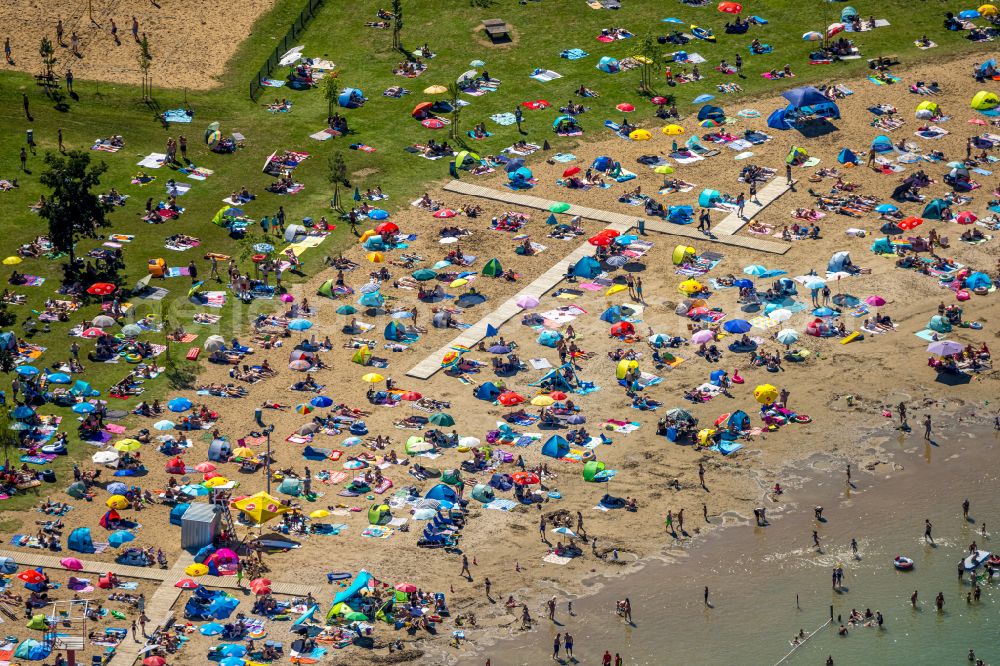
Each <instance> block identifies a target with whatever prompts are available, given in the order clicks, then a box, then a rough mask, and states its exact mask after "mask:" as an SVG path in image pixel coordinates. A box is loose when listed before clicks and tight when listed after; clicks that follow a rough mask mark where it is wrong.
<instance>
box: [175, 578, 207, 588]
mask: <svg viewBox="0 0 1000 666" xmlns="http://www.w3.org/2000/svg"><path fill="white" fill-rule="evenodd" d="M174 587H179V588H180V589H182V590H196V589H198V588H199V587H201V585H199V584H198V583H196V582H194V581H193V580H191V579H190V578H181V579H180V580H179V581H177V582H176V583H174Z"/></svg>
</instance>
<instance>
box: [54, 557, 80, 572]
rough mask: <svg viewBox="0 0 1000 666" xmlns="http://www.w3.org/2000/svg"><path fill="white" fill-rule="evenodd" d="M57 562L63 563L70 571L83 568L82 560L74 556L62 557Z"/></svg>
mask: <svg viewBox="0 0 1000 666" xmlns="http://www.w3.org/2000/svg"><path fill="white" fill-rule="evenodd" d="M59 564H61V565H63V566H64V567H66V568H67V569H69V570H70V571H80V570H81V569H83V562H81V561H80V560H78V559H76V558H75V557H64V558H62V559H61V560H59Z"/></svg>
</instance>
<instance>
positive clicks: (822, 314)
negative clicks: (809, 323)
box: [813, 307, 837, 317]
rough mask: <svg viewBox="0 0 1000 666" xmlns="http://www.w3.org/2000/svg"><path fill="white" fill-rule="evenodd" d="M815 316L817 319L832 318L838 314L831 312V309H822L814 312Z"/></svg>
mask: <svg viewBox="0 0 1000 666" xmlns="http://www.w3.org/2000/svg"><path fill="white" fill-rule="evenodd" d="M813 314H814V315H816V316H817V317H832V316H833V315H835V314H837V313H836V312H834V311H833V310H831V309H830V308H827V307H822V308H816V309H815V310H813Z"/></svg>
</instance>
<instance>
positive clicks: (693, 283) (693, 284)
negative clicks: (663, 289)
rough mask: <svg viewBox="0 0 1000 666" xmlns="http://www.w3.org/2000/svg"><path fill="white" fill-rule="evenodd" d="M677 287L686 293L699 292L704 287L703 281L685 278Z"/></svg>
mask: <svg viewBox="0 0 1000 666" xmlns="http://www.w3.org/2000/svg"><path fill="white" fill-rule="evenodd" d="M677 289H679V290H680V291H682V292H684V293H685V294H697V293H698V292H699V291H701V290H702V289H704V287H702V286H701V283H700V282H698V281H697V280H684V282H681V283H680V284H679V285H677Z"/></svg>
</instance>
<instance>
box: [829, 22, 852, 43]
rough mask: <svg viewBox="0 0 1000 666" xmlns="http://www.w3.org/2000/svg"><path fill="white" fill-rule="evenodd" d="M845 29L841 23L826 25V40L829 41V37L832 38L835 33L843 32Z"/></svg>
mask: <svg viewBox="0 0 1000 666" xmlns="http://www.w3.org/2000/svg"><path fill="white" fill-rule="evenodd" d="M846 28H847V26H845V25H844V24H843V23H831V24H830V25H828V26H827V27H826V37H827V39H829V38H830V37H833V36H834V35H836V34H837V33H840V32H843V31H844V30H845V29H846Z"/></svg>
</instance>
